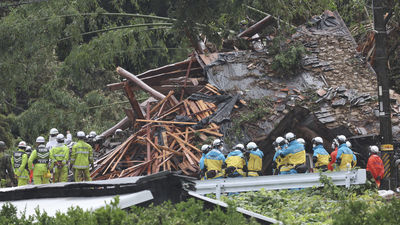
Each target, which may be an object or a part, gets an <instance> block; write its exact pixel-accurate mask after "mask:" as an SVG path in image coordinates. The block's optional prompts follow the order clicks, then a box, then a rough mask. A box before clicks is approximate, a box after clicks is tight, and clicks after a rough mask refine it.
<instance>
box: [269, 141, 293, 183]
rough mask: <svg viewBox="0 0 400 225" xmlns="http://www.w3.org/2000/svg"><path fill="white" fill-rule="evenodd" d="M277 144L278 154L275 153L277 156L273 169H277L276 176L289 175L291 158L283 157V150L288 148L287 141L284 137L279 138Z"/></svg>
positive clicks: (274, 159)
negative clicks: (288, 162)
mask: <svg viewBox="0 0 400 225" xmlns="http://www.w3.org/2000/svg"><path fill="white" fill-rule="evenodd" d="M275 142H276V145H277V148H276V152H275V155H274V158H273V161H274V163H273V167H275V168H276V172H275V171H274V175H277V174H289V171H290V168H289V167H288V166H286V164H287V159H288V158H289V157H288V156H287V157H282V156H281V153H282V151H283V149H285V148H287V141H286V140H285V138H283V137H277V138H276V140H275Z"/></svg>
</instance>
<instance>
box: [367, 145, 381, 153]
mask: <svg viewBox="0 0 400 225" xmlns="http://www.w3.org/2000/svg"><path fill="white" fill-rule="evenodd" d="M369 151H370V152H371V153H375V154H378V153H379V148H378V146H376V145H371V146H369Z"/></svg>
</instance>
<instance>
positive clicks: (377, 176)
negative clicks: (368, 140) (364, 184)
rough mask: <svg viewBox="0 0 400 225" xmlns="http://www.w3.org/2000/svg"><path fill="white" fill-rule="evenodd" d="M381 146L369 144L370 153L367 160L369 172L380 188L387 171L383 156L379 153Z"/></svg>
mask: <svg viewBox="0 0 400 225" xmlns="http://www.w3.org/2000/svg"><path fill="white" fill-rule="evenodd" d="M378 153H379V148H378V146H376V145H372V146H369V155H370V157H369V158H368V162H367V174H368V173H370V175H372V177H373V178H374V180H375V183H376V186H378V188H379V187H380V186H381V180H382V178H383V174H384V173H385V168H384V166H383V162H382V159H381V157H379V155H378Z"/></svg>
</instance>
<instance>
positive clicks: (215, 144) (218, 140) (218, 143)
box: [213, 138, 224, 148]
mask: <svg viewBox="0 0 400 225" xmlns="http://www.w3.org/2000/svg"><path fill="white" fill-rule="evenodd" d="M223 144H224V142H223V141H222V140H221V139H219V138H217V139H215V140H214V141H213V147H214V148H215V147H219V146H221V145H223Z"/></svg>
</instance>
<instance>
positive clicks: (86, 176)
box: [71, 131, 93, 182]
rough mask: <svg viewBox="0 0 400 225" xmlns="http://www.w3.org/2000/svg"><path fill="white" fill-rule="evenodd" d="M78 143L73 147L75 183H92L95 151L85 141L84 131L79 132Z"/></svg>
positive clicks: (72, 162)
mask: <svg viewBox="0 0 400 225" xmlns="http://www.w3.org/2000/svg"><path fill="white" fill-rule="evenodd" d="M76 136H77V137H78V139H79V140H78V142H77V143H76V144H75V145H74V146H73V147H72V153H71V165H72V168H73V169H74V178H75V181H76V182H77V181H91V180H92V178H91V177H90V171H89V168H90V165H93V149H92V146H90V145H89V144H88V143H86V142H85V141H84V140H85V138H86V136H85V133H84V132H83V131H79V132H78V133H77V135H76Z"/></svg>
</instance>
